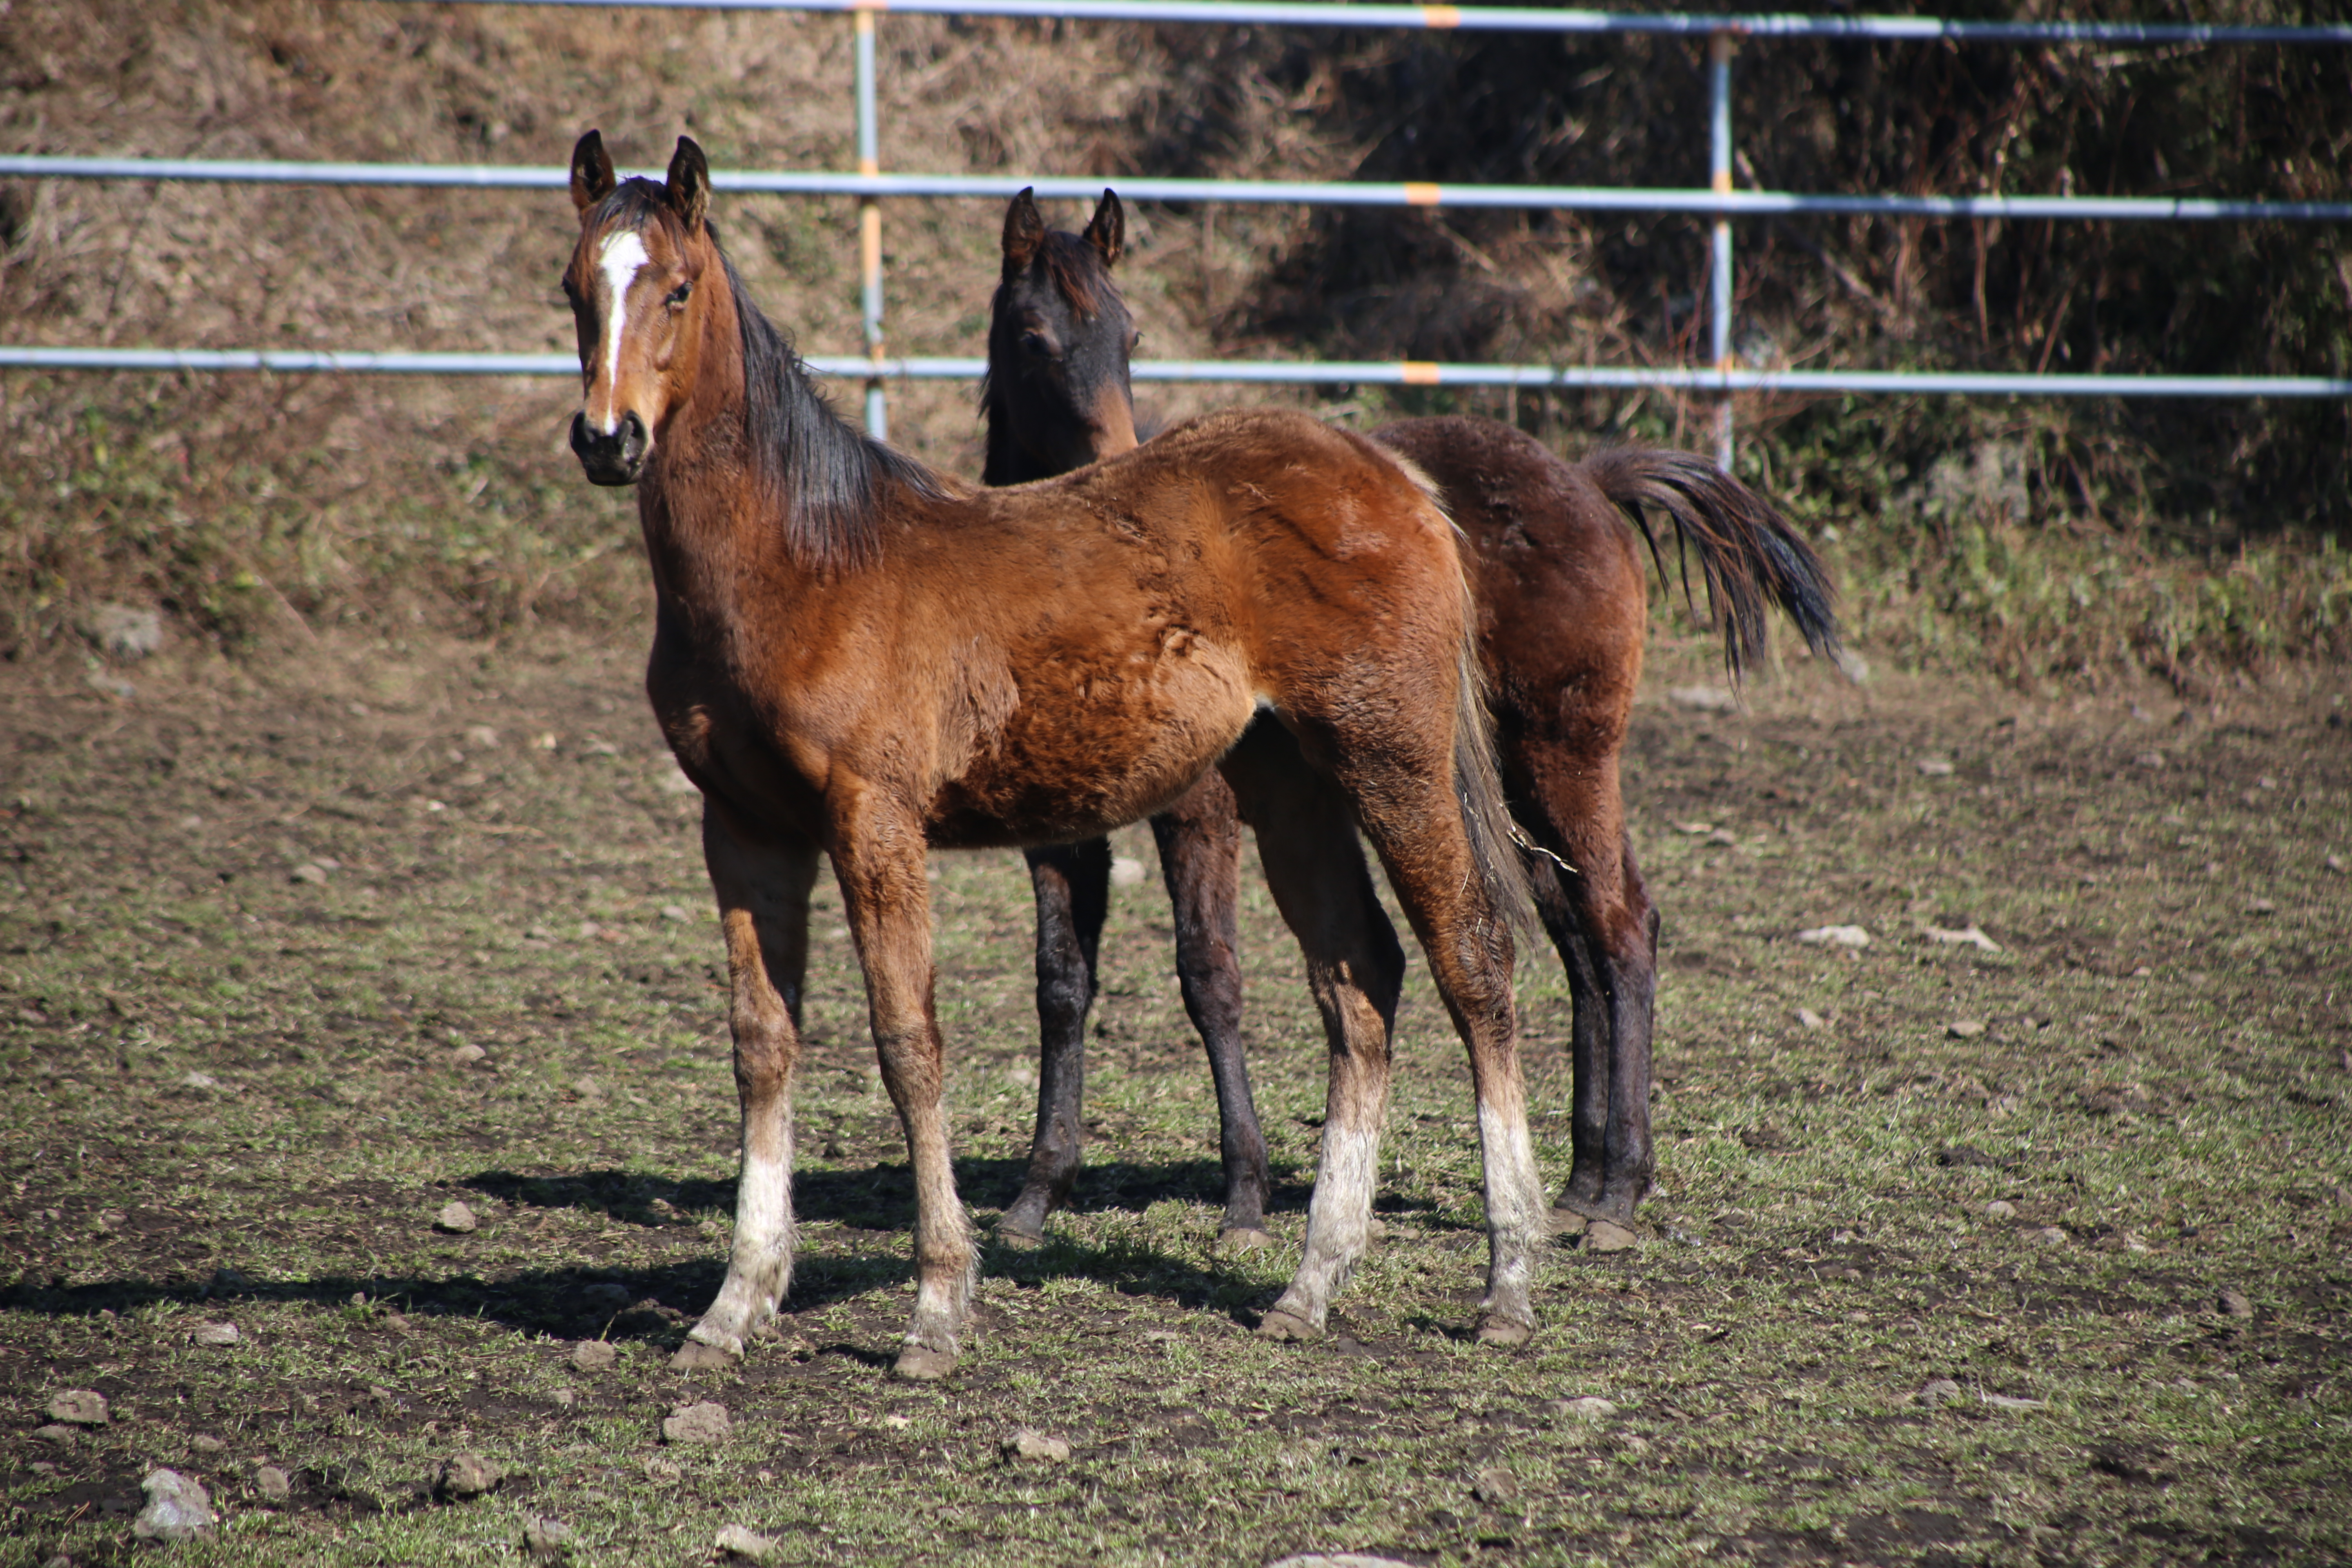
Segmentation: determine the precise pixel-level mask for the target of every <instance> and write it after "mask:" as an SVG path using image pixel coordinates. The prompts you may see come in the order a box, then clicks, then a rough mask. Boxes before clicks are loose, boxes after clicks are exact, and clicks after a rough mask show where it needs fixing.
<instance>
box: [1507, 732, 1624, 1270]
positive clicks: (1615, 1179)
mask: <svg viewBox="0 0 2352 1568" xmlns="http://www.w3.org/2000/svg"><path fill="white" fill-rule="evenodd" d="M1546 772H1547V773H1549V775H1550V776H1549V777H1548V778H1547V779H1546V780H1545V783H1544V784H1542V785H1540V786H1538V789H1537V790H1536V791H1535V792H1534V793H1535V795H1536V796H1537V798H1536V800H1535V802H1534V803H1533V805H1534V809H1532V810H1529V809H1526V807H1527V806H1528V804H1529V803H1528V802H1527V801H1526V800H1524V799H1519V800H1515V802H1514V805H1517V806H1519V807H1520V808H1521V809H1520V810H1519V811H1518V812H1517V815H1518V816H1519V817H1520V818H1521V821H1522V823H1523V824H1524V825H1525V826H1527V827H1528V828H1529V829H1530V830H1531V831H1532V832H1533V834H1534V835H1535V837H1536V840H1537V842H1538V843H1539V844H1540V845H1542V846H1543V847H1545V848H1547V849H1549V850H1551V851H1552V852H1553V853H1555V854H1557V855H1559V856H1560V857H1561V858H1563V859H1565V860H1566V861H1567V862H1568V863H1569V865H1570V866H1571V867H1573V868H1574V869H1573V870H1572V871H1557V869H1556V868H1555V874H1554V875H1553V876H1552V877H1549V878H1538V881H1537V887H1538V900H1537V907H1538V910H1540V911H1541V912H1542V914H1543V918H1544V924H1545V926H1546V928H1547V929H1548V930H1549V932H1550V934H1551V938H1552V942H1553V945H1554V946H1556V947H1558V948H1559V954H1560V962H1561V963H1563V964H1564V965H1565V966H1566V967H1567V970H1568V978H1569V989H1570V994H1572V995H1573V997H1574V999H1575V1005H1576V1022H1575V1035H1574V1063H1575V1091H1574V1092H1575V1103H1574V1107H1573V1111H1572V1115H1571V1118H1570V1127H1571V1130H1572V1131H1571V1137H1572V1140H1573V1144H1574V1151H1575V1157H1574V1163H1573V1165H1572V1166H1571V1167H1570V1172H1569V1178H1568V1184H1567V1185H1566V1186H1564V1187H1563V1188H1561V1189H1560V1194H1559V1198H1558V1199H1557V1200H1555V1202H1554V1204H1553V1216H1554V1226H1555V1228H1557V1229H1561V1230H1574V1229H1576V1228H1578V1225H1579V1222H1580V1221H1593V1222H1602V1223H1605V1224H1608V1225H1611V1226H1619V1227H1623V1226H1631V1225H1632V1224H1633V1210H1634V1208H1635V1206H1636V1205H1639V1204H1640V1203H1641V1201H1642V1199H1643V1197H1644V1196H1645V1195H1646V1194H1648V1192H1649V1189H1650V1178H1651V1175H1652V1173H1653V1171H1654V1158H1655V1156H1654V1150H1653V1146H1652V1143H1651V1140H1650V1038H1651V1032H1652V1027H1653V1021H1654V1012H1655V1005H1656V998H1657V986H1658V968H1657V952H1658V916H1657V911H1656V910H1654V909H1653V908H1652V907H1651V904H1650V898H1649V890H1648V889H1647V888H1646V886H1645V885H1644V884H1643V880H1642V872H1641V867H1640V864H1639V862H1638V861H1636V860H1635V858H1634V856H1633V838H1632V836H1631V835H1630V834H1628V833H1627V832H1626V831H1625V829H1624V826H1623V824H1624V806H1623V803H1622V800H1621V799H1620V797H1619V795H1618V793H1617V786H1616V768H1615V766H1614V765H1613V759H1612V762H1611V765H1608V766H1605V767H1601V768H1599V769H1570V768H1560V769H1558V770H1546ZM1547 882H1549V883H1550V884H1551V886H1550V888H1549V889H1547V888H1546V883H1547ZM1596 1239H1597V1238H1596ZM1611 1239H1612V1240H1614V1241H1616V1242H1618V1243H1620V1244H1622V1243H1623V1242H1624V1241H1626V1240H1627V1239H1629V1238H1628V1237H1625V1236H1623V1235H1617V1236H1613V1237H1611Z"/></svg>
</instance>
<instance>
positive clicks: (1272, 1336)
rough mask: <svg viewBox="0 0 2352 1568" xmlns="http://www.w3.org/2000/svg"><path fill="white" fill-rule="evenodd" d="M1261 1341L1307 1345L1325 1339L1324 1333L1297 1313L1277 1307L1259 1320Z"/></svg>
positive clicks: (1258, 1329) (1258, 1327)
mask: <svg viewBox="0 0 2352 1568" xmlns="http://www.w3.org/2000/svg"><path fill="white" fill-rule="evenodd" d="M1257 1332H1258V1337H1259V1338H1260V1339H1266V1340H1282V1341H1286V1342H1291V1343H1296V1344H1307V1343H1310V1342H1313V1341H1316V1340H1319V1339H1321V1338H1322V1337H1323V1331H1322V1330H1320V1329H1318V1328H1317V1327H1316V1326H1315V1325H1314V1324H1312V1323H1310V1322H1308V1321H1307V1320H1306V1319H1304V1318H1302V1317H1300V1316H1299V1315H1298V1314H1297V1313H1296V1312H1290V1311H1285V1310H1283V1309H1282V1308H1280V1307H1276V1308H1275V1309H1274V1310H1271V1311H1269V1312H1267V1313H1266V1315H1265V1317H1263V1318H1260V1319H1259V1320H1258V1323H1257Z"/></svg>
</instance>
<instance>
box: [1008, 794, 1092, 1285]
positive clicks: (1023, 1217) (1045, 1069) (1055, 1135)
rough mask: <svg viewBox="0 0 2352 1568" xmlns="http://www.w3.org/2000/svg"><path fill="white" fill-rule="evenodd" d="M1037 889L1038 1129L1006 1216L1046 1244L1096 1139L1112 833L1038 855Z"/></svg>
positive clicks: (1033, 874)
mask: <svg viewBox="0 0 2352 1568" xmlns="http://www.w3.org/2000/svg"><path fill="white" fill-rule="evenodd" d="M1028 858H1029V880H1030V883H1031V885H1032V886H1033V887H1034V889H1036V893H1037V1037H1038V1052H1037V1130H1036V1131H1035V1133H1034V1135H1033V1136H1032V1137H1031V1139H1030V1142H1029V1175H1028V1178H1027V1180H1025V1181H1024V1182H1023V1183H1022V1185H1021V1195H1020V1196H1019V1197H1017V1198H1015V1199H1014V1200H1013V1206H1012V1207H1011V1208H1008V1209H1006V1210H1005V1211H1004V1217H1003V1218H1002V1219H1000V1220H998V1221H997V1222H996V1234H997V1235H999V1236H1001V1237H1004V1238H1005V1239H1007V1240H1010V1241H1042V1240H1044V1239H1045V1216H1046V1215H1049V1214H1051V1213H1053V1211H1054V1210H1055V1209H1057V1208H1059V1207H1061V1206H1062V1205H1063V1203H1064V1202H1065V1201H1066V1200H1067V1199H1068V1197H1069V1195H1070V1187H1071V1184H1073V1183H1075V1182H1076V1180H1077V1179H1078V1156H1079V1152H1080V1150H1081V1149H1082V1148H1083V1147H1084V1146H1085V1142H1086V1123H1085V1113H1086V1082H1087V1008H1089V1007H1091V1006H1093V1005H1094V1000H1095V957H1096V954H1097V952H1099V951H1100V950H1101V946H1102V929H1103V920H1104V917H1105V916H1106V915H1107V914H1108V911H1109V909H1110V840H1109V839H1108V838H1089V839H1087V841H1086V842H1085V843H1083V844H1056V845H1052V846H1049V847H1045V848H1042V849H1032V850H1030V851H1029V852H1028Z"/></svg>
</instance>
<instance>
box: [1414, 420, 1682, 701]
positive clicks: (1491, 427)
mask: <svg viewBox="0 0 2352 1568" xmlns="http://www.w3.org/2000/svg"><path fill="white" fill-rule="evenodd" d="M1372 438H1373V439H1374V440H1375V441H1377V442H1379V443H1380V444H1381V446H1383V447H1391V448H1393V449H1394V450H1395V451H1397V452H1399V453H1400V454H1402V456H1403V457H1405V458H1407V459H1409V460H1410V461H1411V462H1412V463H1413V464H1414V466H1416V467H1417V468H1420V469H1421V470H1422V471H1423V473H1425V474H1427V475H1428V476H1429V478H1430V479H1431V480H1433V482H1434V483H1435V484H1436V486H1437V488H1438V492H1439V495H1440V497H1441V498H1442V500H1444V505H1445V509H1446V510H1447V512H1448V513H1449V514H1450V515H1451V516H1452V517H1453V519H1454V524H1455V526H1457V527H1458V528H1460V529H1461V531H1462V533H1463V536H1464V537H1465V539H1466V540H1467V541H1468V542H1469V544H1470V552H1469V553H1470V555H1471V557H1472V560H1473V562H1474V563H1475V564H1474V569H1475V571H1476V573H1477V574H1478V610H1479V628H1478V629H1479V644H1480V652H1481V655H1482V657H1483V658H1484V661H1485V663H1486V671H1487V675H1488V678H1489V679H1490V680H1492V681H1494V682H1495V683H1496V689H1497V695H1498V696H1499V697H1501V698H1502V699H1503V701H1504V704H1505V706H1507V707H1509V708H1513V709H1517V710H1520V711H1521V712H1522V713H1523V714H1524V715H1525V716H1526V717H1528V718H1530V719H1535V720H1538V721H1561V720H1563V719H1568V718H1571V717H1572V718H1573V720H1574V721H1576V722H1577V723H1578V724H1579V725H1580V726H1582V725H1590V724H1591V723H1594V722H1596V721H1598V722H1600V723H1601V724H1602V725H1603V727H1604V728H1606V729H1609V730H1611V731H1622V726H1623V723H1624V721H1625V719H1626V716H1627V715H1628V714H1629V713H1630V711H1631V708H1632V703H1633V687H1634V683H1635V682H1636V681H1637V679H1639V676H1640V673H1641V662H1642V645H1643V635H1644V632H1645V630H1646V627H1647V619H1648V587H1647V584H1646V582H1645V581H1644V579H1643V572H1642V561H1641V554H1640V548H1641V547H1640V544H1639V542H1638V541H1637V540H1636V538H1635V535H1634V532H1633V527H1632V525H1631V524H1630V523H1629V522H1628V521H1626V519H1625V517H1624V514H1623V513H1622V512H1621V511H1619V510H1618V509H1617V507H1616V506H1615V505H1614V504H1613V503H1612V501H1611V500H1609V498H1608V496H1607V495H1606V494H1604V493H1603V492H1602V491H1601V487H1600V486H1599V485H1598V484H1596V483H1595V482H1594V481H1593V479H1592V478H1591V475H1590V474H1588V473H1587V472H1586V471H1585V469H1584V466H1583V465H1581V464H1578V463H1571V462H1569V461H1568V460H1566V459H1565V458H1560V457H1559V456H1558V455H1557V454H1555V453H1554V452H1552V451H1551V450H1550V449H1549V447H1545V446H1544V445H1543V444H1542V443H1541V442H1539V441H1538V440H1537V439H1536V438H1535V437H1532V436H1528V435H1527V434H1525V433H1524V432H1522V431H1519V430H1517V429H1515V428H1513V427H1512V426H1507V425H1503V424H1499V423H1497V422H1496V421H1495V420H1492V419H1472V418H1461V417H1454V416H1438V417H1433V418H1426V419H1407V420H1402V421H1400V422H1399V423H1397V424H1394V425H1389V426H1383V427H1381V429H1380V430H1378V431H1377V432H1375V433H1374V435H1373V437H1372ZM1563 698H1565V699H1567V700H1565V701H1563ZM1591 738H1592V739H1600V737H1597V736H1596V737H1591Z"/></svg>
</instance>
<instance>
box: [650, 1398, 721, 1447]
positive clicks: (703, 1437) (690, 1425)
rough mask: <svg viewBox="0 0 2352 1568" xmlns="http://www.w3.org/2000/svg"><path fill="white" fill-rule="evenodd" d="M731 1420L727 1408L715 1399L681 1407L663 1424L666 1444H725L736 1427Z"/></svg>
mask: <svg viewBox="0 0 2352 1568" xmlns="http://www.w3.org/2000/svg"><path fill="white" fill-rule="evenodd" d="M734 1425H735V1424H734V1422H733V1421H732V1420H730V1419H729V1417H728V1415H727V1406H725V1405H721V1404H719V1402H718V1401H717V1400H715V1399H705V1400H703V1401H701V1402H699V1403H698V1404H694V1405H679V1406H678V1407H677V1409H675V1410H673V1411H671V1412H670V1413H669V1415H668V1416H667V1418H666V1419H664V1421H663V1422H662V1427H661V1429H662V1441H663V1442H665V1443H723V1442H725V1441H726V1440H727V1434H728V1432H729V1431H730V1429H731V1428H732V1427H733V1426H734Z"/></svg>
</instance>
